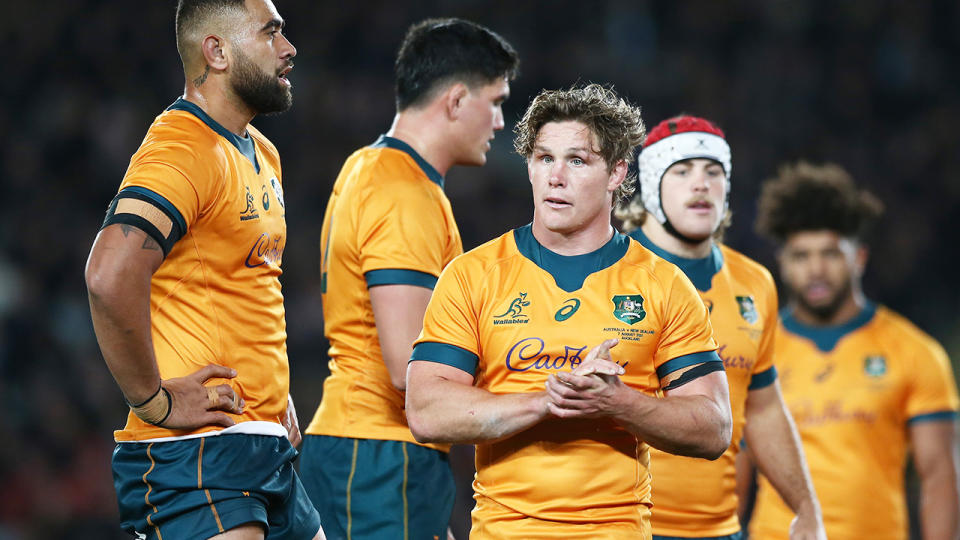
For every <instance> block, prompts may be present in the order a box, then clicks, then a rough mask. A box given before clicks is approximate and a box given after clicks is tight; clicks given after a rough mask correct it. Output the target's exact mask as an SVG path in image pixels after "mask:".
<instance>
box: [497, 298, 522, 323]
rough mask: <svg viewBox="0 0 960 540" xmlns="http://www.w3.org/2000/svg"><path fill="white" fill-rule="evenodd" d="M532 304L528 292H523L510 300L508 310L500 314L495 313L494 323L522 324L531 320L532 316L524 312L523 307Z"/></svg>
mask: <svg viewBox="0 0 960 540" xmlns="http://www.w3.org/2000/svg"><path fill="white" fill-rule="evenodd" d="M529 305H530V301H529V300H527V293H525V292H521V293H518V294H517V296H516V297H515V298H514V299H513V300H511V301H510V305H509V306H508V307H507V310H506V311H504V312H503V313H501V314H500V315H494V316H493V318H494V321H493V324H521V323H526V322H529V320H530V318H529V317H528V316H527V315H526V314H525V313H524V312H523V308H525V307H527V306H529Z"/></svg>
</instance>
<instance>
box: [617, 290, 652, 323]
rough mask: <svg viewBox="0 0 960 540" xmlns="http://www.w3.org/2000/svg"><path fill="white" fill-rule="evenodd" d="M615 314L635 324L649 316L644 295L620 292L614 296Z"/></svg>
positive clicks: (624, 320) (622, 319)
mask: <svg viewBox="0 0 960 540" xmlns="http://www.w3.org/2000/svg"><path fill="white" fill-rule="evenodd" d="M612 300H613V316H614V317H616V318H618V319H620V320H621V321H623V322H625V323H627V324H635V323H638V322H640V321H642V320H643V318H644V317H646V316H647V312H646V311H644V310H643V297H642V296H640V295H639V294H618V295H616V296H614V297H613V298H612Z"/></svg>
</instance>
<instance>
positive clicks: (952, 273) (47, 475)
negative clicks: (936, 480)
mask: <svg viewBox="0 0 960 540" xmlns="http://www.w3.org/2000/svg"><path fill="white" fill-rule="evenodd" d="M276 4H277V7H278V9H279V11H280V13H281V14H282V15H283V16H284V18H285V19H286V20H287V31H286V33H287V35H288V36H289V38H290V39H291V40H292V42H293V43H294V44H295V45H296V47H297V48H298V51H299V54H298V56H297V58H296V68H295V69H294V71H293V72H292V74H291V75H290V79H291V80H292V82H293V85H294V106H293V109H292V110H291V111H290V112H288V113H286V114H284V115H280V116H277V117H270V118H261V119H257V120H256V121H255V122H254V123H255V124H256V125H257V126H258V127H259V128H260V129H261V130H262V131H263V132H265V133H266V134H267V136H269V137H270V138H271V139H272V140H273V142H274V143H275V144H276V146H277V147H278V148H279V150H280V153H281V156H282V159H283V172H284V178H283V181H284V189H285V192H286V200H287V201H288V204H289V206H288V207H287V222H288V227H289V240H288V243H287V247H286V251H285V253H284V258H283V265H284V275H283V278H282V281H283V287H284V294H285V297H286V302H287V304H286V305H287V322H288V333H289V355H290V363H291V370H292V393H293V395H294V397H295V399H296V402H297V406H298V409H299V413H300V423H301V426H305V425H306V424H307V423H309V421H310V418H311V415H312V414H313V411H314V408H315V407H316V405H317V403H319V399H320V394H321V390H322V382H323V378H324V376H325V375H326V373H327V368H326V362H327V357H326V347H327V344H326V341H325V339H324V337H323V324H322V318H321V314H320V294H319V279H318V271H317V268H318V262H319V248H318V243H319V238H320V226H321V219H322V215H323V209H324V206H325V204H326V201H327V196H328V193H329V190H330V188H331V186H332V184H333V180H334V179H335V177H336V175H337V172H338V170H339V168H340V165H341V163H342V162H343V160H344V159H345V158H346V157H347V156H348V155H349V154H350V153H351V152H352V151H353V150H354V149H356V148H358V147H360V146H363V145H365V144H368V143H370V142H372V141H374V140H375V139H376V138H377V136H378V135H379V134H380V133H383V132H385V131H386V130H387V129H388V127H389V126H390V122H391V120H392V117H393V114H394V105H393V82H392V76H393V74H392V62H393V58H394V55H395V52H396V49H397V47H398V45H399V42H400V40H401V38H402V36H403V33H404V30H405V29H406V27H407V26H409V25H410V24H411V23H413V22H416V21H418V20H420V19H422V18H425V17H428V16H460V17H465V18H468V19H472V20H474V21H477V22H480V23H482V24H485V25H488V26H489V27H490V28H492V29H494V30H495V31H497V32H499V33H501V34H502V35H503V36H504V37H505V38H507V39H508V40H509V41H510V42H511V43H513V45H514V46H515V47H516V49H517V51H518V52H519V54H520V56H521V59H522V65H521V74H520V76H519V78H518V79H517V80H516V81H514V83H513V85H512V97H511V98H510V99H509V100H508V101H507V102H506V104H505V105H504V113H505V118H506V123H507V129H505V130H504V131H503V132H501V133H500V134H499V135H498V137H497V139H496V141H495V143H494V145H493V149H492V150H491V152H490V153H489V156H488V158H489V162H488V165H487V166H486V167H484V168H482V169H464V168H456V169H454V170H452V171H451V172H450V173H449V175H448V177H447V184H446V185H447V193H448V195H449V197H450V199H451V201H452V204H453V209H454V213H455V214H456V217H457V219H458V222H459V226H460V230H461V233H462V236H463V240H464V247H465V248H467V249H469V248H472V247H475V246H476V245H478V244H480V243H482V242H484V241H486V240H488V239H490V238H492V237H494V236H496V235H498V234H500V233H502V232H504V231H506V230H508V229H510V228H513V227H516V226H520V225H523V224H526V223H527V222H529V220H530V217H531V215H532V212H531V210H532V205H531V200H530V195H529V184H528V183H527V179H526V171H525V167H524V164H523V162H522V160H521V158H520V157H518V156H517V155H515V154H514V153H513V152H512V145H511V141H512V134H511V133H510V129H511V128H512V126H513V124H514V123H515V122H516V120H517V119H518V117H519V115H520V114H521V113H522V111H523V110H524V108H525V107H526V105H527V104H528V103H529V101H530V99H531V98H532V97H533V96H534V95H535V94H536V93H537V92H538V91H539V90H540V89H542V88H558V87H564V86H569V85H571V84H572V83H575V82H578V81H579V82H588V81H590V82H601V83H608V84H612V85H614V86H615V87H616V88H617V90H618V91H619V92H621V93H622V94H624V95H625V96H627V97H629V99H630V100H631V101H633V102H634V103H637V104H639V105H641V107H642V108H643V111H644V118H645V120H646V122H647V123H648V126H649V127H652V126H653V125H654V124H655V123H657V122H659V121H660V120H662V119H664V118H666V117H668V116H671V115H674V114H676V113H679V112H687V113H692V114H697V115H702V116H706V117H708V118H711V119H714V120H715V121H717V122H718V123H719V125H720V126H721V127H722V128H723V129H724V130H725V131H726V133H727V138H728V141H729V142H730V145H731V147H732V150H733V178H732V182H733V193H732V196H731V204H732V208H733V209H734V223H733V226H732V228H731V229H730V230H729V233H728V235H727V242H728V244H730V245H731V246H732V247H734V248H736V249H739V250H741V251H743V252H745V253H746V254H748V255H751V256H753V257H755V258H757V259H759V260H760V261H762V262H764V263H766V264H768V266H769V265H771V264H772V263H773V253H772V246H770V245H769V244H768V243H766V242H765V241H763V240H761V239H759V238H757V237H756V235H755V234H754V232H753V219H754V215H755V206H756V196H757V193H758V189H759V185H760V183H761V182H762V181H763V180H764V179H765V178H767V177H769V176H771V175H772V174H773V173H775V171H776V170H777V167H778V165H779V164H781V163H783V162H785V161H788V160H796V159H799V158H804V159H808V160H813V161H834V162H837V163H839V164H841V165H843V166H844V167H846V168H847V169H848V170H849V171H851V172H852V173H853V175H854V177H855V178H857V179H858V181H859V182H860V183H861V184H862V185H863V186H865V187H867V188H869V189H870V190H872V191H873V192H874V193H876V194H877V195H878V196H879V197H880V198H881V199H882V200H883V201H884V202H885V203H886V205H887V214H886V216H885V218H884V220H883V222H882V223H881V225H880V227H879V230H878V231H877V234H876V236H875V241H874V242H873V246H872V247H873V251H872V260H871V263H870V266H869V269H868V272H867V276H866V279H865V284H866V285H865V287H866V292H867V294H868V295H869V296H870V297H872V298H874V299H876V300H878V301H880V302H883V303H885V304H887V305H889V306H891V307H892V308H894V309H896V310H898V311H900V312H901V313H903V314H905V315H906V316H908V317H909V318H910V319H912V320H913V321H915V322H916V323H917V324H918V325H919V326H920V327H921V328H923V329H925V330H926V331H927V332H929V333H931V334H932V335H933V336H935V337H936V338H938V339H939V340H940V341H941V342H942V343H943V344H944V345H945V346H946V347H947V349H948V351H949V352H950V353H951V357H952V358H953V359H954V361H955V362H956V360H958V359H960V309H958V308H960V288H958V287H957V285H956V282H955V279H956V276H957V273H956V272H957V270H956V268H957V267H956V262H957V259H956V255H955V254H954V255H951V253H952V251H951V250H953V249H956V244H954V242H956V240H950V238H952V237H951V236H950V235H951V234H953V232H955V231H957V230H958V229H960V212H958V210H960V181H958V174H960V152H957V149H956V145H957V141H958V136H957V130H958V127H960V71H958V70H957V65H958V63H960V37H958V34H957V33H956V32H955V29H956V28H957V27H960V4H958V3H956V2H953V1H949V0H944V1H929V2H928V1H920V2H900V1H895V0H857V1H850V2H834V1H829V0H819V1H800V2H796V1H788V0H773V1H768V0H733V1H729V2H715V1H712V0H690V1H687V0H684V1H680V2H654V1H653V0H616V1H609V2H599V1H598V2H580V1H570V0H555V1H551V2H539V1H537V2H535V1H530V2H515V1H479V0H422V1H419V2H416V3H415V4H414V3H413V2H410V3H406V2H395V1H383V0H366V1H362V2H308V1H295V0H286V1H284V0H276ZM174 6H175V2H174V1H172V0H167V1H149V2H125V1H124V2H121V1H95V0H73V1H67V0H59V1H54V2H46V3H42V4H41V3H31V2H10V3H5V5H4V9H3V11H4V12H5V17H3V18H2V20H0V49H2V50H3V51H4V53H3V56H4V59H3V61H2V63H3V66H4V72H5V76H4V77H3V78H2V80H0V90H2V96H3V101H4V103H3V106H2V107H0V133H2V134H3V136H2V141H3V144H2V145H0V188H2V189H0V201H6V202H4V203H3V211H2V212H0V411H2V412H0V434H2V437H3V442H0V485H2V486H3V489H2V490H0V540H12V539H21V538H67V537H70V538H124V537H125V536H124V535H123V534H122V533H121V531H120V530H119V527H118V517H117V509H116V503H115V500H114V493H113V486H112V480H111V473H110V465H109V460H110V454H111V451H112V449H113V446H114V444H113V438H112V430H114V429H116V428H118V427H120V426H121V425H122V423H123V421H124V418H125V414H126V407H125V406H124V402H123V400H122V397H121V394H120V392H119V390H118V389H117V388H116V386H115V384H114V383H113V380H112V378H111V377H110V374H109V372H108V371H107V369H106V366H105V365H104V363H103V361H102V359H101V357H100V353H99V350H98V348H97V344H96V341H95V337H94V334H93V330H92V326H91V323H90V317H89V311H88V307H87V299H86V291H85V286H84V281H83V267H84V262H85V260H86V256H87V252H88V250H89V248H90V245H91V242H92V240H93V238H94V236H95V235H96V233H97V230H98V228H99V225H100V223H101V221H102V219H103V213H104V211H105V209H106V206H107V203H108V202H109V201H110V199H111V198H112V197H113V195H114V193H115V191H116V189H117V186H118V184H119V182H120V179H121V178H122V176H123V173H124V171H125V169H126V166H127V163H128V160H129V158H130V155H131V154H132V153H133V152H134V151H135V150H136V148H137V147H138V145H139V144H140V141H141V139H142V137H143V135H144V133H145V131H146V129H147V127H148V125H149V124H150V122H151V120H152V119H153V118H154V116H155V115H157V114H158V113H159V112H160V111H162V110H163V108H165V107H166V106H167V105H169V104H170V103H171V102H173V101H174V99H176V97H177V96H178V95H180V94H181V92H182V88H183V76H182V71H181V66H180V63H179V59H178V57H177V51H176V47H175V44H174V33H173V29H174ZM951 245H953V246H954V248H951V247H950V246H951ZM454 457H455V461H456V462H457V464H458V469H460V470H467V469H468V468H469V466H470V464H469V459H470V457H469V449H466V448H460V449H458V450H457V452H456V453H455V456H454ZM462 487H463V488H464V492H465V494H466V495H467V497H468V496H469V485H468V484H467V483H466V482H463V486H462ZM469 503H470V501H469V498H465V499H464V501H463V503H462V504H461V505H460V506H458V511H457V516H455V523H456V527H457V529H458V530H459V531H462V530H464V529H463V527H464V524H465V523H466V522H467V520H468V517H467V516H466V512H467V510H468V509H469ZM464 537H465V536H464Z"/></svg>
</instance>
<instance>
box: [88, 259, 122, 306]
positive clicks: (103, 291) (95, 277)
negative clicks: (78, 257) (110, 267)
mask: <svg viewBox="0 0 960 540" xmlns="http://www.w3.org/2000/svg"><path fill="white" fill-rule="evenodd" d="M83 277H84V281H86V284H87V295H88V296H89V298H90V302H91V303H93V302H96V301H98V300H102V299H103V298H104V297H106V296H109V295H110V294H111V292H112V291H113V289H114V286H115V280H114V279H112V278H113V277H114V276H112V275H111V273H110V272H107V271H105V269H103V268H101V267H100V265H97V264H93V263H90V262H88V263H87V267H86V269H85V270H84V272H83Z"/></svg>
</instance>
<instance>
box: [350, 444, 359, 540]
mask: <svg viewBox="0 0 960 540" xmlns="http://www.w3.org/2000/svg"><path fill="white" fill-rule="evenodd" d="M359 443H360V440H359V439H354V440H353V457H352V458H351V460H350V475H349V476H347V540H353V532H352V531H353V513H352V512H351V511H350V503H351V500H350V489H351V488H352V486H353V475H354V474H356V472H357V448H358V446H359Z"/></svg>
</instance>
